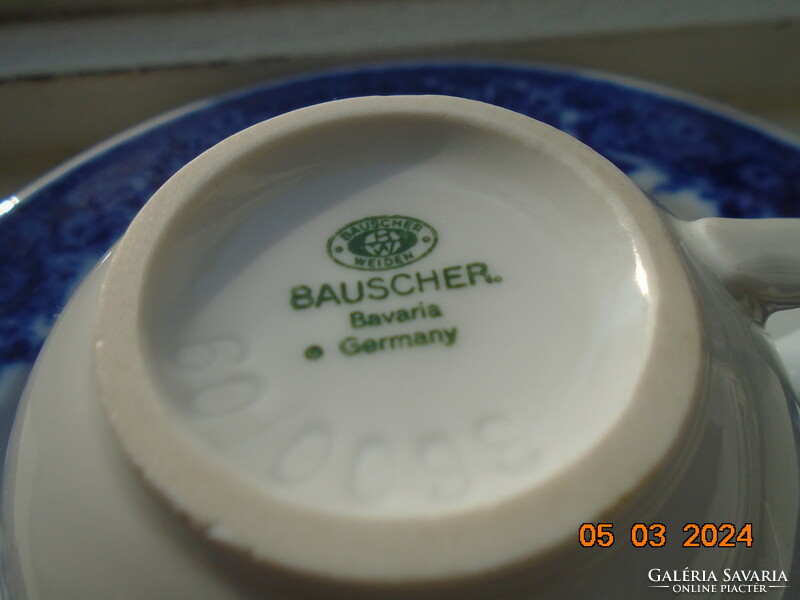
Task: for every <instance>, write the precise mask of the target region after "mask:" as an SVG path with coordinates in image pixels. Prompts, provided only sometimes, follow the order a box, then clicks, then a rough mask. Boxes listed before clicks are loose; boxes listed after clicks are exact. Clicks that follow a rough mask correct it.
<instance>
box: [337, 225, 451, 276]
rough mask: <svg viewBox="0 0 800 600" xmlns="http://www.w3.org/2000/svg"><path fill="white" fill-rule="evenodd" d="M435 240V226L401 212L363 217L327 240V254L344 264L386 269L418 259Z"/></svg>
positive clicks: (367, 269) (430, 248)
mask: <svg viewBox="0 0 800 600" xmlns="http://www.w3.org/2000/svg"><path fill="white" fill-rule="evenodd" d="M437 241H438V236H437V234H436V230H435V229H434V228H433V227H431V226H430V225H428V224H427V223H426V222H425V221H420V220H419V219H414V218H413V217H404V216H401V215H381V216H376V217H365V218H363V219H359V220H358V221H353V222H352V223H348V224H347V225H345V226H344V227H342V228H341V229H339V231H337V232H336V233H335V234H334V235H333V236H332V237H331V238H330V239H329V240H328V256H330V257H331V258H332V259H333V260H334V261H335V262H337V263H339V264H340V265H342V266H343V267H349V268H351V269H360V270H362V271H386V270H388V269H396V268H398V267H402V266H405V265H408V264H411V263H413V262H416V261H418V260H419V259H421V258H422V257H424V256H426V255H427V254H429V253H430V251H431V250H433V248H434V247H435V246H436V242H437Z"/></svg>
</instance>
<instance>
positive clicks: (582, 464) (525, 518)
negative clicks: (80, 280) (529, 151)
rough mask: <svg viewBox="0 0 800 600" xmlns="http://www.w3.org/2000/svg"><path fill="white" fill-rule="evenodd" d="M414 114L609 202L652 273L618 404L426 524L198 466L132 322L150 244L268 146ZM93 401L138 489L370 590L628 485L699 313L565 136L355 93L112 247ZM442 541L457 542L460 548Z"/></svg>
mask: <svg viewBox="0 0 800 600" xmlns="http://www.w3.org/2000/svg"><path fill="white" fill-rule="evenodd" d="M398 114H402V115H406V116H412V115H418V116H421V117H427V118H447V119H458V120H460V121H462V122H464V123H465V124H471V125H476V126H480V127H482V128H485V129H490V130H492V131H493V132H496V133H497V134H498V135H502V136H506V137H509V138H511V139H516V140H519V141H521V142H523V143H526V142H528V143H530V141H531V140H535V142H536V144H537V148H538V149H539V150H540V151H544V152H546V153H548V154H550V156H551V157H553V158H555V159H556V160H558V161H559V162H561V163H562V164H565V165H567V166H568V167H569V168H571V169H573V170H574V172H575V173H577V174H580V176H581V177H582V178H583V179H584V180H585V181H587V182H589V183H590V184H591V185H592V186H593V187H594V188H595V189H598V190H600V191H601V192H602V193H603V195H604V196H605V197H607V198H609V199H610V200H609V202H610V203H612V204H613V205H614V209H615V211H616V212H617V215H618V218H619V220H620V223H621V224H622V226H623V227H625V228H626V229H627V230H628V231H629V233H630V234H631V237H632V238H633V239H635V240H637V253H638V258H639V259H640V260H641V263H642V266H643V267H644V269H645V270H646V272H647V273H648V276H649V277H650V288H651V290H652V293H651V301H652V310H653V317H652V324H653V325H652V326H653V332H652V336H651V347H650V350H649V355H648V358H647V361H646V363H645V364H644V366H643V368H642V372H641V376H640V379H639V381H638V383H637V385H636V388H635V392H634V394H633V397H632V398H631V399H630V400H629V402H628V405H627V409H626V411H625V412H624V413H623V415H622V416H621V418H620V419H619V421H618V422H617V423H616V425H615V426H614V427H613V430H612V431H611V432H609V435H607V436H606V437H605V438H604V439H602V440H600V441H599V442H598V443H597V444H596V445H595V447H593V448H592V449H591V451H588V452H586V453H585V454H584V455H583V456H582V457H581V459H580V460H579V461H577V462H575V463H574V464H572V465H570V466H568V467H567V468H565V469H562V470H561V471H560V472H559V473H558V474H557V475H556V476H554V477H552V478H551V479H549V480H548V481H546V482H544V483H542V484H540V485H538V486H536V487H535V488H533V489H530V490H528V491H526V492H525V493H522V494H519V495H517V496H514V497H512V498H506V499H504V500H503V501H502V502H498V503H497V504H495V505H492V506H486V507H480V508H478V509H474V510H468V511H463V512H460V513H454V514H452V515H448V516H444V517H440V518H437V519H436V521H435V522H431V520H430V519H429V518H414V517H409V518H396V519H374V518H372V519H370V518H357V517H353V516H347V515H332V514H323V513H321V512H317V511H315V510H313V509H310V508H307V507H301V506H295V505H292V504H290V503H288V502H286V501H282V500H279V499H277V498H274V497H271V496H269V495H268V494H266V493H265V492H264V491H263V490H262V489H260V488H258V487H257V486H256V485H254V484H253V483H252V482H250V481H248V480H247V479H246V478H245V477H243V476H242V475H240V474H238V473H236V472H233V471H232V470H230V469H229V468H228V467H226V466H225V465H223V464H221V463H220V462H217V461H215V460H213V459H211V458H210V457H209V456H208V455H207V454H206V453H205V452H204V451H203V450H202V449H201V448H200V447H198V446H197V445H196V444H195V443H193V442H192V440H191V439H189V437H188V436H187V435H186V433H185V432H183V431H182V430H181V428H180V427H179V426H178V424H176V423H174V422H173V420H172V419H171V418H170V415H169V414H167V411H166V410H165V407H164V405H163V404H162V402H161V401H160V394H159V391H158V390H159V386H158V385H157V384H156V382H155V380H154V374H153V373H152V370H151V368H150V367H149V366H148V358H147V356H146V352H147V350H146V348H147V343H146V340H145V339H144V334H143V326H142V313H143V311H142V305H143V302H144V297H145V288H146V285H147V275H148V271H149V268H150V265H151V262H152V261H153V260H154V256H155V254H156V250H157V248H158V246H159V241H160V240H161V239H162V237H163V236H164V235H165V233H166V232H168V231H169V230H170V226H171V224H172V223H173V222H174V220H175V219H177V218H178V217H179V216H180V215H181V214H183V213H184V211H188V210H190V209H191V204H192V200H193V198H194V197H195V196H196V194H197V193H199V191H200V190H202V189H204V188H206V186H208V185H209V183H210V182H212V181H213V180H214V178H215V177H218V176H220V174H221V173H224V172H225V171H226V169H229V168H232V167H233V166H234V165H235V163H237V162H238V161H240V160H242V159H243V158H244V157H246V156H248V155H250V154H251V153H252V152H254V151H255V150H257V149H262V148H263V147H264V146H266V145H270V144H280V143H282V141H285V140H286V139H288V136H293V135H298V134H300V133H303V134H308V133H309V132H313V129H314V128H315V127H318V126H320V125H324V124H325V123H329V122H331V121H334V120H335V121H342V120H348V119H349V120H357V119H364V118H376V117H380V116H388V115H398ZM94 339H95V366H96V373H95V375H96V378H97V381H98V385H99V389H100V395H101V398H102V401H103V403H104V405H105V408H106V410H107V414H108V417H109V420H110V422H111V424H112V426H113V429H114V430H115V432H116V435H117V438H118V440H119V441H120V442H121V445H122V447H123V449H124V451H125V453H126V455H127V456H128V457H129V459H130V460H131V461H132V462H133V463H134V465H135V466H136V467H137V468H138V469H139V470H140V471H141V472H142V474H143V476H144V478H145V479H146V480H147V481H148V482H149V483H150V484H151V485H152V486H153V487H154V488H155V489H156V490H157V491H158V492H159V493H160V494H161V495H162V496H163V497H164V498H165V499H166V500H167V501H168V502H169V504H171V505H172V506H173V508H174V509H176V510H177V511H179V512H180V513H182V514H185V515H186V516H188V518H189V519H190V521H191V522H192V523H193V524H194V525H195V526H197V527H198V528H199V529H202V530H204V531H206V532H207V533H208V535H209V536H210V537H211V538H214V539H217V540H219V541H221V542H223V543H225V544H227V545H229V546H232V547H234V548H236V549H238V550H240V551H242V552H243V553H244V554H247V555H250V556H252V557H253V558H254V559H255V560H256V561H258V562H263V563H267V564H270V565H274V566H278V567H282V568H287V569H290V570H292V571H297V572H301V573H311V574H315V575H318V576H321V577H331V578H335V579H343V580H353V581H360V582H367V583H376V582H399V583H402V582H408V583H411V582H424V581H437V580H449V579H454V578H459V577H465V576H471V575H475V574H479V573H483V572H488V571H492V570H495V569H498V568H501V567H503V566H506V565H511V564H514V563H517V562H520V561H522V560H525V559H529V558H531V557H535V556H537V555H539V554H542V553H545V552H547V551H548V550H551V549H553V548H554V547H556V546H558V545H559V544H561V543H563V542H564V541H565V540H568V538H569V537H571V536H575V535H576V534H577V528H578V526H579V525H580V524H581V523H583V522H585V521H591V520H593V519H595V518H596V517H598V516H599V515H601V514H603V513H604V512H606V511H608V510H609V509H611V508H612V507H613V506H614V505H616V504H617V503H619V502H620V501H621V500H622V499H623V498H625V497H627V496H629V495H631V494H632V493H634V492H636V491H638V490H639V488H640V486H641V485H642V482H644V481H647V480H648V476H649V475H650V474H652V473H653V472H654V470H655V469H656V468H657V467H659V466H660V465H662V464H664V462H665V461H667V460H669V458H670V457H671V456H672V455H673V454H674V453H673V449H674V446H675V444H676V442H677V440H678V439H679V437H680V434H681V432H682V431H683V430H684V427H685V425H686V423H687V422H688V420H689V419H690V416H691V414H692V407H693V405H694V403H695V402H696V401H697V399H698V390H699V385H700V381H701V376H702V359H701V356H702V325H701V317H700V309H699V305H698V303H697V300H696V298H695V295H694V293H693V290H692V287H691V284H690V280H689V276H688V274H687V271H686V268H685V266H684V264H683V261H682V258H681V255H680V254H679V252H678V250H677V248H676V246H675V243H674V241H673V239H672V238H671V236H670V234H669V233H668V231H667V228H666V227H665V225H664V223H663V221H662V218H661V216H660V215H659V213H658V210H657V209H656V208H655V207H654V206H653V205H652V204H651V203H650V202H649V201H648V200H647V199H646V197H645V196H644V194H643V193H642V192H641V191H640V190H639V189H638V188H637V187H636V186H635V185H634V184H633V183H632V182H631V181H630V180H629V179H628V178H627V177H626V176H625V175H624V174H623V173H622V172H620V171H619V170H618V169H617V168H616V167H614V166H613V165H612V164H611V163H609V162H608V161H606V160H605V159H604V158H602V157H600V156H599V155H597V154H596V153H595V152H594V151H592V150H591V149H589V148H588V147H587V146H585V145H583V144H581V143H580V142H578V141H576V140H574V139H573V138H571V137H569V136H568V135H566V134H564V133H562V132H560V131H558V130H556V129H554V128H552V127H550V126H547V125H545V124H542V123H539V122H537V121H534V120H532V119H530V118H528V117H525V116H523V115H519V114H517V113H513V112H511V111H507V110H505V109H501V108H497V107H494V106H490V105H487V104H483V103H479V102H474V101H470V100H463V99H458V98H452V97H443V96H392V97H366V98H354V99H348V100H341V101H336V102H332V103H328V104H323V105H316V106H312V107H308V108H304V109H300V110H297V111H295V112H292V113H288V114H285V115H282V116H279V117H276V118H274V119H272V120H270V121H267V122H265V123H262V124H259V125H255V126H253V127H251V128H249V129H246V130H244V131H242V132H240V133H238V134H236V135H234V136H232V137H231V138H228V139H227V140H225V141H223V142H222V143H220V144H218V145H217V146H215V147H214V148H212V149H211V150H209V151H207V152H206V153H204V154H202V155H201V156H200V157H198V158H197V159H195V160H194V161H192V162H191V163H189V164H188V165H187V166H186V167H184V168H183V169H181V170H180V171H179V172H178V173H177V174H176V175H174V176H173V177H172V178H171V179H170V180H169V181H168V182H167V183H166V184H165V185H164V186H163V187H162V188H161V189H160V190H159V191H158V192H157V193H156V194H155V195H154V196H153V198H152V199H151V200H150V201H149V203H148V204H147V205H146V206H145V207H144V209H143V210H142V211H141V213H140V214H139V216H137V218H136V219H135V220H134V222H133V223H132V225H131V226H130V228H129V229H128V231H127V233H126V234H125V236H124V237H123V239H122V241H121V242H120V243H119V245H118V247H117V248H116V250H115V252H114V254H113V257H112V259H111V263H110V265H109V270H108V274H107V276H106V278H105V281H104V283H103V288H102V291H101V296H100V306H99V309H98V314H97V318H96V323H95V338H94ZM454 540H458V541H457V543H455V542H454Z"/></svg>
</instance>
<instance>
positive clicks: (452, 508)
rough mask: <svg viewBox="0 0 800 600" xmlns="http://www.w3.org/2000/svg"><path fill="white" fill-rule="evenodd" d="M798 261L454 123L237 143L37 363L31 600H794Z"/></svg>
mask: <svg viewBox="0 0 800 600" xmlns="http://www.w3.org/2000/svg"><path fill="white" fill-rule="evenodd" d="M798 240H800V223H798V222H797V221H796V220H788V219H785V220H784V219H780V220H763V221H758V222H753V221H729V220H724V219H703V220H700V221H695V222H691V223H688V222H681V221H678V220H676V219H674V218H673V217H672V216H670V215H668V214H667V213H666V212H665V211H664V210H663V209H661V208H660V207H658V206H656V205H655V204H654V203H652V202H651V201H650V200H649V199H648V198H647V197H645V195H644V194H643V193H642V192H641V191H640V190H639V189H638V188H637V187H636V186H635V185H634V184H633V183H632V182H631V181H630V180H628V179H627V178H626V177H625V175H624V174H622V173H621V172H620V171H619V170H617V169H616V168H615V167H614V166H613V165H611V164H610V163H609V162H607V161H606V160H605V159H603V158H602V157H600V156H599V155H597V154H596V153H594V152H593V151H592V150H591V149H589V148H587V147H586V146H584V145H582V144H581V143H579V142H577V141H576V140H574V139H572V138H570V137H569V136H567V135H566V134H564V133H562V132H559V131H557V130H555V129H553V128H551V127H549V126H547V125H544V124H542V123H539V122H535V121H533V120H531V119H528V118H526V117H524V116H521V115H518V114H515V113H512V112H509V111H506V110H503V109H500V108H497V107H493V106H489V105H486V104H481V103H477V102H473V101H468V100H463V99H457V98H449V97H436V96H416V97H408V96H405V97H373V98H358V99H349V100H342V101H337V102H332V103H328V104H322V105H318V106H312V107H309V108H305V109H302V110H298V111H296V112H293V113H290V114H287V115H284V116H280V117H277V118H275V119H272V120H270V121H267V122H265V123H262V124H259V125H256V126H254V127H252V128H250V129H247V130H245V131H243V132H241V133H239V134H236V135H235V136H233V137H231V138H229V139H228V140H226V141H224V142H222V143H220V144H219V145H218V146H216V147H214V148H212V149H211V150H209V151H208V152H206V153H204V154H203V155H201V156H200V157H199V158H197V159H196V160H194V161H193V162H191V163H190V164H189V165H187V166H186V167H184V168H183V169H182V170H181V171H180V172H178V173H177V174H176V175H175V176H174V177H173V178H172V179H170V180H169V181H168V182H167V183H166V184H165V185H164V186H163V187H162V188H161V189H160V190H159V191H158V192H157V193H156V194H155V196H154V197H153V198H152V199H151V200H150V201H149V202H148V204H147V205H146V206H145V207H144V209H143V210H142V211H141V213H140V214H139V216H138V217H137V218H136V219H135V221H134V222H133V224H132V225H131V227H130V228H129V230H128V231H127V233H126V234H125V235H124V237H123V238H122V240H121V241H120V242H119V244H118V245H117V246H116V247H115V248H114V250H113V251H112V253H111V255H110V257H109V258H108V259H107V260H105V261H104V262H103V263H102V264H101V265H100V266H99V267H98V268H97V269H96V270H95V271H94V272H93V273H92V275H91V276H90V277H89V278H88V279H87V281H86V282H85V283H84V284H83V286H82V287H81V288H80V289H79V291H78V292H77V294H76V296H75V298H74V299H73V301H72V302H71V304H70V306H69V307H68V308H67V309H66V310H65V312H64V313H63V314H62V316H61V318H60V319H59V322H58V324H57V325H56V328H55V329H54V331H53V333H52V335H51V337H50V339H49V341H48V343H47V345H46V347H45V349H44V351H43V353H42V356H41V357H40V359H39V361H38V363H37V365H36V367H35V370H34V372H33V374H32V376H31V380H30V382H29V385H28V387H27V390H26V393H25V399H24V404H23V406H22V408H21V411H20V415H19V417H18V421H17V424H16V428H15V433H14V442H13V449H12V455H11V458H10V462H9V465H10V468H9V469H8V474H7V477H6V481H5V487H4V490H5V502H4V509H5V515H4V518H5V521H4V530H5V533H6V535H7V538H8V543H7V548H6V553H7V566H6V573H7V575H8V578H9V580H10V585H11V588H12V590H13V594H14V595H13V597H14V598H20V599H30V600H34V599H36V600H56V599H59V600H62V599H72V598H74V599H81V600H107V599H110V598H115V599H120V600H121V599H130V600H141V599H143V598H164V599H166V598H169V599H170V600H176V599H187V600H189V599H191V600H201V599H209V600H211V599H214V600H228V599H231V600H233V599H245V598H246V599H250V598H276V599H277V598H298V599H299V598H334V597H347V598H352V597H365V598H376V597H397V598H426V597H436V598H439V597H442V598H444V597H447V598H450V597H452V598H456V597H457V598H494V597H502V598H526V599H533V598H548V599H556V598H558V599H561V598H564V599H566V598H651V597H657V594H658V593H662V594H673V593H675V592H676V591H677V592H684V593H685V592H690V593H704V594H706V597H716V596H719V597H729V594H732V593H735V594H745V595H747V594H748V593H754V594H755V593H758V594H759V595H763V596H765V597H771V598H779V597H789V595H790V594H792V593H794V591H793V588H794V589H795V590H796V589H797V587H798V586H800V580H794V581H793V580H792V574H793V573H792V571H793V569H794V568H795V565H796V564H797V526H798V518H797V517H798V507H799V506H800V467H799V466H798V454H797V445H796V441H795V437H796V432H797V427H796V409H797V406H796V399H795V398H794V396H793V395H792V392H791V390H790V387H789V386H788V384H787V383H786V379H785V375H784V371H783V368H782V366H781V365H780V364H779V361H778V360H777V358H776V355H775V352H774V350H773V348H772V344H771V341H770V340H769V339H768V337H767V336H766V334H765V333H764V331H763V328H762V325H763V322H764V320H765V319H766V316H767V315H769V314H770V313H771V312H772V311H774V310H777V309H779V308H788V307H792V306H798V305H800V248H798ZM695 530H696V531H695ZM612 542H613V543H612ZM754 573H755V574H756V575H755V576H753V575H752V574H754ZM765 573H766V575H765ZM737 574H738V575H737ZM726 577H728V579H725V578H726ZM754 577H755V578H754ZM742 578H746V580H745V581H744V582H742ZM693 585H697V586H702V585H705V586H712V585H713V586H716V587H714V589H711V587H708V588H706V589H705V590H703V589H701V588H697V589H692V590H690V589H689V588H688V587H686V589H683V588H681V587H680V586H693ZM723 585H730V586H733V585H737V586H744V585H749V586H756V585H757V586H761V587H763V590H761V589H755V588H747V590H745V589H744V588H742V587H737V588H736V589H731V588H728V589H725V588H723V587H721V586H723ZM675 586H678V587H677V588H676V587H675ZM663 588H667V589H663ZM715 595H716V596H715Z"/></svg>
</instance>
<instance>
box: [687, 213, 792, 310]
mask: <svg viewBox="0 0 800 600" xmlns="http://www.w3.org/2000/svg"><path fill="white" fill-rule="evenodd" d="M680 229H681V230H682V233H683V236H684V239H685V240H686V242H687V245H688V246H689V247H690V248H691V249H692V250H693V251H694V253H695V255H699V257H700V258H701V259H702V260H703V261H704V262H705V263H706V264H708V265H709V267H711V268H712V269H713V270H714V271H715V272H716V273H717V275H718V276H719V277H720V279H721V280H722V282H723V283H724V284H725V286H726V287H727V288H728V290H730V292H731V293H732V294H733V295H734V296H735V297H736V298H737V299H739V300H740V301H743V302H744V303H745V306H746V307H747V308H748V310H750V312H751V313H752V314H753V316H754V318H756V319H757V320H759V321H761V322H764V321H766V319H767V317H768V316H769V315H771V314H772V313H774V312H776V311H779V310H784V309H789V308H797V307H800V219H788V218H785V219H784V218H781V219H725V218H718V217H709V218H705V219H698V220H697V221H688V222H686V221H683V222H681V223H680Z"/></svg>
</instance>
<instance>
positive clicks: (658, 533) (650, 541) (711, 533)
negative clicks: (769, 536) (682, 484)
mask: <svg viewBox="0 0 800 600" xmlns="http://www.w3.org/2000/svg"><path fill="white" fill-rule="evenodd" d="M682 529H683V536H682V540H681V545H682V546H683V547H684V548H736V547H737V546H745V547H747V548H751V547H752V546H753V524H752V523H745V524H744V525H742V526H740V527H737V526H736V525H734V524H732V523H720V524H716V523H686V524H685V525H684V526H683V528H682ZM625 533H626V534H627V535H626V536H625V537H626V538H627V540H628V541H629V542H630V543H631V545H632V546H633V547H634V548H645V547H648V548H661V547H663V546H665V545H666V544H667V526H666V525H664V524H663V523H634V524H633V525H631V527H630V528H629V529H628V528H626V529H625ZM616 541H617V537H616V534H615V532H614V524H613V523H583V524H582V525H581V526H580V528H579V529H578V542H579V543H580V545H581V546H583V547H584V548H608V547H610V546H613V545H614V543H615V542H616Z"/></svg>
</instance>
